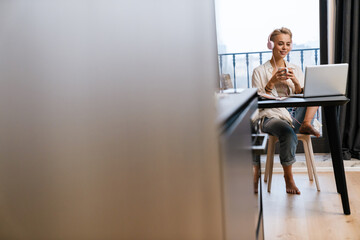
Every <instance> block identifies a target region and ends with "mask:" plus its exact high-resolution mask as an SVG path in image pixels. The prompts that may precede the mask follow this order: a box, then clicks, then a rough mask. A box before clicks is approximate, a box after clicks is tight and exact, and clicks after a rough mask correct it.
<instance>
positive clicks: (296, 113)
mask: <svg viewBox="0 0 360 240" xmlns="http://www.w3.org/2000/svg"><path fill="white" fill-rule="evenodd" d="M288 111H289V112H290V115H291V116H292V118H293V125H294V128H293V127H292V126H290V124H289V123H288V122H287V121H285V120H282V119H277V118H267V117H265V119H264V121H263V124H262V131H263V132H265V133H268V134H270V135H273V136H276V137H277V138H278V139H279V143H280V152H279V155H280V162H281V165H283V166H290V165H292V164H293V163H294V162H295V152H296V146H297V144H298V139H297V136H296V133H298V132H299V128H300V126H301V123H302V122H303V121H304V118H305V113H306V107H297V108H288ZM254 164H259V163H254Z"/></svg>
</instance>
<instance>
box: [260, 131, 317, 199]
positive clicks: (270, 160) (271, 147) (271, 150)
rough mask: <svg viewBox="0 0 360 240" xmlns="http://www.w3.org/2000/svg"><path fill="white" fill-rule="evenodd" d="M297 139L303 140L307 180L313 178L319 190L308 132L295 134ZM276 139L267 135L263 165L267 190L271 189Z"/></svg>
mask: <svg viewBox="0 0 360 240" xmlns="http://www.w3.org/2000/svg"><path fill="white" fill-rule="evenodd" d="M296 136H297V138H298V140H300V141H302V142H303V145H304V152H305V159H306V166H307V170H308V175H309V180H310V181H313V177H314V178H315V183H316V188H317V190H318V191H320V186H319V180H318V177H317V173H316V168H315V161H314V152H313V148H312V142H311V136H310V135H308V134H296ZM277 141H278V138H277V137H275V136H272V135H269V142H268V150H267V156H266V165H265V176H264V182H268V192H270V191H271V179H272V173H273V166H274V154H275V144H276V142H277Z"/></svg>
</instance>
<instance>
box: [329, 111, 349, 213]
mask: <svg viewBox="0 0 360 240" xmlns="http://www.w3.org/2000/svg"><path fill="white" fill-rule="evenodd" d="M324 114H325V119H326V125H327V132H328V135H329V146H330V151H331V159H332V163H333V168H334V175H335V181H336V188H337V191H338V193H340V194H341V201H342V205H343V210H344V214H346V215H349V214H350V205H349V198H348V192H347V187H346V178H345V169H344V162H343V157H342V150H341V149H342V146H341V142H340V139H341V138H340V131H339V121H338V119H337V116H336V106H324Z"/></svg>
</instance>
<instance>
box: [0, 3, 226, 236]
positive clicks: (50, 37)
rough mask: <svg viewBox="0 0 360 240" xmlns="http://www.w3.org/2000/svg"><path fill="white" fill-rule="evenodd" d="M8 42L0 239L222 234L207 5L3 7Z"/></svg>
mask: <svg viewBox="0 0 360 240" xmlns="http://www.w3.org/2000/svg"><path fill="white" fill-rule="evenodd" d="M0 39H1V40H0V41H1V42H0V108H1V117H0V133H1V138H0V146H1V147H0V166H1V167H0V203H1V211H0V219H1V222H2V223H1V226H0V239H36V240H41V239H117V240H118V239H140V240H144V239H147V240H148V239H155V240H159V239H171V240H175V239H181V240H185V239H196V240H198V239H204V240H209V239H214V240H215V239H216V240H217V239H222V237H223V230H222V215H221V209H222V206H221V189H220V169H219V165H220V163H219V152H218V142H217V129H216V126H215V125H214V122H215V114H216V110H215V102H214V89H215V86H216V81H217V78H218V70H217V69H218V67H217V50H216V36H215V19H214V6H213V1H211V0H199V1H194V0H182V1H175V0H156V1H149V0H136V1H116V0H91V1H89V0H71V1H70V0H52V1H43V0H32V1H28V0H12V1H0Z"/></svg>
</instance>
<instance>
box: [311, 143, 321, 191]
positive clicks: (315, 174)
mask: <svg viewBox="0 0 360 240" xmlns="http://www.w3.org/2000/svg"><path fill="white" fill-rule="evenodd" d="M308 146H309V153H310V154H309V155H310V158H311V161H310V163H311V168H312V170H313V173H314V178H315V183H316V188H317V190H318V191H320V184H319V179H318V176H317V172H316V167H315V160H314V159H315V158H314V152H313V148H312V142H311V138H310V139H309V141H308Z"/></svg>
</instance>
